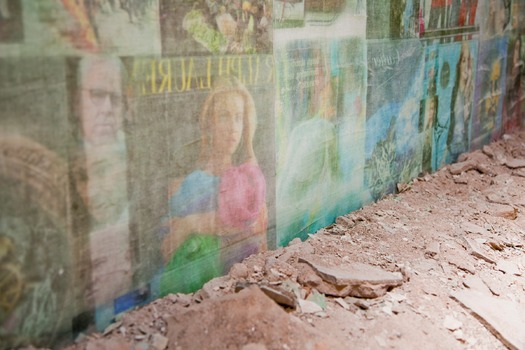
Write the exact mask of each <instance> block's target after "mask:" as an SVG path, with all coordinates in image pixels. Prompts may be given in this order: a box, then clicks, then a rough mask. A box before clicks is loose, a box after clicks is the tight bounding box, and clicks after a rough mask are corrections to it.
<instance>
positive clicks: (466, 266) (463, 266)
mask: <svg viewBox="0 0 525 350" xmlns="http://www.w3.org/2000/svg"><path fill="white" fill-rule="evenodd" d="M448 263H449V264H450V265H452V266H455V267H457V268H458V269H460V270H463V271H466V272H468V273H471V274H473V275H474V274H476V268H475V267H474V265H473V264H471V263H470V262H468V261H466V260H465V259H462V258H461V257H458V256H456V255H452V256H449V257H448Z"/></svg>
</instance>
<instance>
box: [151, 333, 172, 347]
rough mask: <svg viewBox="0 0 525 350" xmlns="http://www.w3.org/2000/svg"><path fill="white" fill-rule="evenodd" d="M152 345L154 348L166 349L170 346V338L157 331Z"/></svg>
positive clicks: (152, 339)
mask: <svg viewBox="0 0 525 350" xmlns="http://www.w3.org/2000/svg"><path fill="white" fill-rule="evenodd" d="M151 347H152V349H153V350H164V349H166V348H167V347H168V338H166V337H165V336H163V335H161V334H159V333H155V334H153V336H152V337H151Z"/></svg>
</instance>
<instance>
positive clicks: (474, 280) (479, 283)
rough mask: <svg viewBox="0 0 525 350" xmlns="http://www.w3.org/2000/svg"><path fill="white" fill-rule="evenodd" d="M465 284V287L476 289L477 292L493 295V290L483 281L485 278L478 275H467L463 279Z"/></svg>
mask: <svg viewBox="0 0 525 350" xmlns="http://www.w3.org/2000/svg"><path fill="white" fill-rule="evenodd" d="M463 285H465V287H467V288H469V289H471V290H475V291H477V292H480V293H483V294H486V295H491V291H490V289H489V287H487V285H486V284H485V283H484V282H483V280H482V279H481V278H480V277H478V276H473V275H468V276H466V277H465V279H464V280H463Z"/></svg>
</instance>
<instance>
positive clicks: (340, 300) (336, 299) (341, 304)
mask: <svg viewBox="0 0 525 350" xmlns="http://www.w3.org/2000/svg"><path fill="white" fill-rule="evenodd" d="M334 301H335V302H336V303H338V304H339V305H340V306H341V307H342V308H343V309H345V310H346V311H348V310H350V305H348V303H347V302H346V301H344V300H343V299H341V298H335V299H334Z"/></svg>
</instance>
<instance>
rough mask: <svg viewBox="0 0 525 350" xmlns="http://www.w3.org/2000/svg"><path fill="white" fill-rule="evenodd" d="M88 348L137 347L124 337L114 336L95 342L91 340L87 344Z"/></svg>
mask: <svg viewBox="0 0 525 350" xmlns="http://www.w3.org/2000/svg"><path fill="white" fill-rule="evenodd" d="M85 349H86V350H133V349H135V347H134V346H132V345H131V344H130V343H128V342H127V341H125V340H123V339H119V338H112V339H107V340H106V339H100V340H96V341H93V342H89V343H88V344H87V345H86V348H85Z"/></svg>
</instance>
